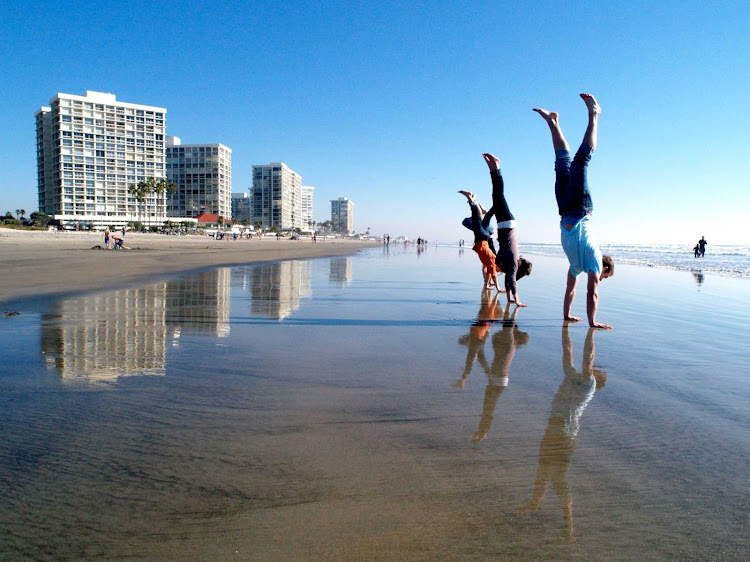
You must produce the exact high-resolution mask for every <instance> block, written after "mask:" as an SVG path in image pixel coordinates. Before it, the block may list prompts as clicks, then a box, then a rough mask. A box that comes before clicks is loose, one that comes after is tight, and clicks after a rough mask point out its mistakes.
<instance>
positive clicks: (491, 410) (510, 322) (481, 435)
mask: <svg viewBox="0 0 750 562" xmlns="http://www.w3.org/2000/svg"><path fill="white" fill-rule="evenodd" d="M519 310H520V309H519V308H518V307H517V306H516V307H514V308H513V312H512V313H511V303H508V305H507V306H506V307H505V313H504V314H503V328H502V330H499V331H498V332H496V333H495V335H494V336H493V337H492V349H493V350H494V352H495V354H494V357H493V358H492V367H491V368H490V371H489V372H488V373H487V378H488V381H487V388H485V390H484V406H483V408H482V417H481V418H480V419H479V427H478V428H477V430H476V431H475V432H474V435H473V436H472V437H471V440H472V441H475V442H476V441H481V440H483V439H486V438H487V433H488V432H489V430H490V426H491V425H492V420H493V418H494V416H495V406H496V405H497V399H498V398H500V395H501V394H502V393H503V391H504V390H505V389H506V388H507V386H508V380H509V379H508V376H509V374H510V365H511V363H513V356H514V355H515V353H516V347H518V346H522V345H526V344H527V343H528V342H529V335H528V334H527V333H526V332H523V331H521V330H519V329H518V326H516V317H517V316H518V311H519Z"/></svg>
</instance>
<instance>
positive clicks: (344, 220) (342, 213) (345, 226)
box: [331, 197, 354, 234]
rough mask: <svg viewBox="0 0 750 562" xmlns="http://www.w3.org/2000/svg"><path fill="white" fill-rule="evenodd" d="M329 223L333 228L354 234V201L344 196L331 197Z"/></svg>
mask: <svg viewBox="0 0 750 562" xmlns="http://www.w3.org/2000/svg"><path fill="white" fill-rule="evenodd" d="M331 223H332V226H333V229H334V230H337V231H339V232H346V233H347V234H354V203H352V202H351V201H349V200H348V199H347V198H346V197H339V198H338V199H331Z"/></svg>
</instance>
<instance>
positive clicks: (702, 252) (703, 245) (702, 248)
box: [698, 236, 708, 257]
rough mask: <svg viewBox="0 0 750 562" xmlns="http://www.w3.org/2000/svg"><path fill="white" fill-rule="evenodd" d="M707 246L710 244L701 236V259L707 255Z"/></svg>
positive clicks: (699, 243)
mask: <svg viewBox="0 0 750 562" xmlns="http://www.w3.org/2000/svg"><path fill="white" fill-rule="evenodd" d="M706 244H708V242H706V237H705V236H701V239H700V240H698V249H699V250H700V253H701V257H703V256H705V255H706Z"/></svg>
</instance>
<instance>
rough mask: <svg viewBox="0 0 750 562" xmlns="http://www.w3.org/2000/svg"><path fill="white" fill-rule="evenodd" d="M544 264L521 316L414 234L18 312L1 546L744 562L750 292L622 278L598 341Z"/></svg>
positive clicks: (52, 301) (20, 552)
mask: <svg viewBox="0 0 750 562" xmlns="http://www.w3.org/2000/svg"><path fill="white" fill-rule="evenodd" d="M126 238H127V237H126ZM133 239H135V237H133V238H131V240H133ZM3 240H4V239H3ZM91 242H92V243H91V245H94V244H93V243H94V242H98V240H93V239H92V240H91ZM168 243H170V244H179V243H180V241H174V242H173V241H171V240H169V242H168ZM254 243H255V241H242V242H241V244H242V245H243V247H246V246H248V245H252V244H254ZM88 244H89V242H85V244H82V245H81V247H80V249H79V250H78V251H79V252H85V253H87V254H90V255H93V256H94V259H100V258H99V257H98V256H100V255H104V257H105V258H107V259H116V258H119V257H122V256H127V255H133V256H134V255H136V252H133V253H132V254H123V255H122V256H119V255H113V256H110V255H108V254H116V252H103V251H91V250H90V247H89V248H88V249H87V247H86V246H87V245H88ZM203 244H204V245H205V246H206V247H208V246H209V245H210V242H207V241H204V242H203ZM219 244H222V242H219ZM223 244H228V245H234V244H240V242H237V243H235V242H223ZM264 244H265V242H264ZM268 244H269V245H271V246H274V245H276V244H279V245H282V244H289V245H293V244H295V243H294V242H290V241H279V242H278V243H277V242H276V241H275V240H273V241H269V243H268ZM300 244H302V245H307V244H306V243H305V242H301V243H300ZM133 245H134V246H135V245H136V244H133ZM140 245H142V246H145V245H146V242H145V241H144V242H143V243H142V244H140ZM309 245H312V244H309ZM318 245H322V243H319V244H318ZM356 248H357V246H356V245H355V246H354V247H353V248H352V249H356ZM342 250H343V247H342ZM68 251H70V252H71V253H73V254H74V253H75V250H68ZM522 251H523V248H522ZM154 252H156V250H154ZM195 252H196V253H198V252H200V248H196V250H195ZM143 253H146V252H145V251H144V252H143ZM527 257H529V259H531V261H532V262H533V263H534V269H533V272H532V274H531V276H529V277H528V278H524V279H522V280H521V281H520V283H519V292H520V295H521V298H522V300H523V301H524V302H525V303H526V304H528V305H529V306H528V308H523V309H515V307H513V306H510V307H507V306H506V303H505V301H504V298H505V297H504V295H500V296H499V297H498V299H497V300H496V301H495V300H493V299H492V298H490V299H489V300H488V299H487V297H486V296H485V295H483V293H482V291H481V290H480V287H481V275H480V269H479V262H478V260H477V258H476V254H475V253H474V252H472V251H470V250H466V251H461V250H459V249H457V248H445V247H433V246H430V247H428V248H427V249H426V250H424V251H422V252H418V251H417V249H416V248H415V247H414V246H409V247H407V248H404V247H403V246H402V245H394V244H392V245H391V247H390V248H384V247H382V246H381V247H371V248H364V249H363V250H361V251H359V252H356V253H353V254H352V253H350V254H348V255H340V256H330V257H320V258H315V259H293V260H274V261H270V262H267V263H256V264H242V265H233V266H232V267H213V268H206V267H201V268H200V269H201V270H200V271H196V272H192V273H187V274H177V273H174V272H170V274H169V275H165V274H164V272H162V274H161V275H156V277H149V278H143V279H142V280H140V281H137V280H136V281H135V282H133V283H130V284H119V288H118V289H116V290H107V289H106V288H104V287H101V286H98V287H96V290H94V291H92V292H81V291H77V292H75V294H66V295H51V294H48V295H47V296H44V297H43V298H38V299H22V300H19V301H16V303H15V304H16V305H17V306H15V307H14V308H13V311H17V312H18V314H17V315H13V316H9V317H4V318H3V317H0V320H1V321H0V354H2V356H3V357H4V361H5V364H6V365H9V366H11V367H8V368H6V369H4V370H3V371H2V373H0V436H2V439H3V447H2V448H0V497H2V498H3V502H2V503H0V557H2V558H4V559H19V558H29V559H39V558H53V559H86V560H102V559H123V558H139V559H159V560H184V559H190V558H199V559H213V560H217V559H218V560H226V559H244V560H292V559H294V560H352V559H362V560H441V559H449V560H607V559H616V560H638V561H641V560H674V559H679V560H709V559H721V560H744V559H746V558H747V556H746V553H747V551H748V547H749V546H750V544H749V540H748V536H747V498H748V497H750V484H748V480H747V477H746V467H747V462H748V459H750V431H749V430H748V427H750V412H748V408H747V403H748V399H749V398H750V382H749V381H748V379H747V376H746V365H747V362H748V352H747V349H746V346H745V345H744V342H745V341H746V340H747V338H748V337H750V329H749V328H748V326H747V318H748V317H750V298H749V297H750V281H749V280H747V279H744V278H735V277H724V276H720V275H706V276H705V278H703V279H702V280H701V281H700V282H698V281H697V280H696V278H695V276H694V275H693V274H692V273H691V272H690V271H675V270H669V269H657V268H646V267H637V266H633V265H629V264H618V265H617V266H616V272H615V275H614V277H612V278H611V279H607V280H605V281H603V282H602V284H601V287H600V303H599V305H600V308H599V313H598V315H597V319H599V320H600V321H602V322H605V323H607V324H611V325H613V326H614V330H589V329H588V326H586V325H585V324H584V323H574V324H566V323H564V322H563V321H562V320H561V313H562V297H563V290H564V286H565V275H566V269H567V261H566V260H565V258H564V257H556V256H545V255H532V254H529V255H528V256H527ZM86 259H87V260H88V259H91V258H90V257H88V256H87V257H86ZM199 265H200V264H199ZM193 269H195V268H193ZM71 275H72V274H71ZM79 275H80V274H79ZM573 313H574V314H576V315H578V316H585V295H584V294H583V292H582V291H579V295H578V297H577V299H576V302H575V303H574V307H573ZM480 317H481V318H485V319H487V318H490V319H491V321H488V322H485V323H477V322H476V321H477V319H478V318H480Z"/></svg>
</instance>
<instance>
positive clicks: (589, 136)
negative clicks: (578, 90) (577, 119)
mask: <svg viewBox="0 0 750 562" xmlns="http://www.w3.org/2000/svg"><path fill="white" fill-rule="evenodd" d="M581 99H582V100H583V103H585V104H586V108H587V109H588V111H589V124H588V127H586V133H585V134H584V135H583V144H586V145H588V146H590V147H591V150H595V149H596V138H597V132H598V131H597V126H598V122H599V114H600V113H601V112H602V108H601V107H600V106H599V104H598V103H597V102H596V98H595V97H594V96H592V95H591V94H581Z"/></svg>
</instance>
